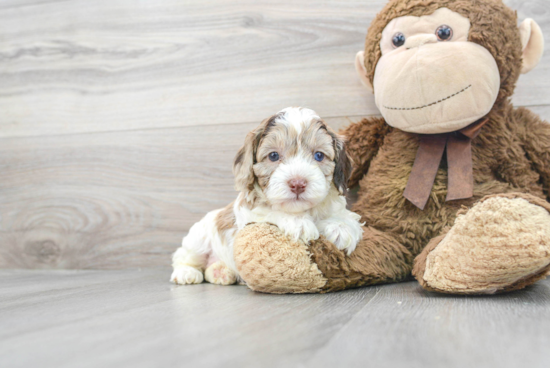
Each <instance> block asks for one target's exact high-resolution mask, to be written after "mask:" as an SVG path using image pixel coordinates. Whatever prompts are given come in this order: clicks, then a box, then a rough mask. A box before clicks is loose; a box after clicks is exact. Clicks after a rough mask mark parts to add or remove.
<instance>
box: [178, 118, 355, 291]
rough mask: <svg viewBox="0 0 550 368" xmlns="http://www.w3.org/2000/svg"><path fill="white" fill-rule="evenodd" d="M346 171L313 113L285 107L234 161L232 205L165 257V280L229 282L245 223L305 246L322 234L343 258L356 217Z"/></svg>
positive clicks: (340, 143)
mask: <svg viewBox="0 0 550 368" xmlns="http://www.w3.org/2000/svg"><path fill="white" fill-rule="evenodd" d="M350 171H351V162H350V159H349V157H348V155H347V154H346V151H345V145H344V140H343V139H342V137H340V136H338V135H337V134H336V133H335V132H334V131H333V130H332V129H331V128H329V127H328V126H327V125H326V124H325V123H324V122H323V120H321V119H320V118H319V116H317V114H316V113H315V112H314V111H312V110H309V109H305V108H286V109H284V110H282V111H280V112H279V113H277V114H276V115H274V116H272V117H270V118H269V119H266V120H264V121H263V122H262V124H261V125H260V126H259V127H258V128H256V129H255V130H253V131H252V132H250V133H248V135H247V136H246V140H245V143H244V146H243V147H242V148H241V149H240V150H239V152H238V153H237V156H236V158H235V163H234V166H233V172H234V174H235V186H236V188H237V190H238V191H240V193H239V195H238V197H237V199H236V200H235V201H234V202H233V203H231V204H229V205H228V206H227V207H225V208H223V209H219V210H215V211H212V212H209V213H208V214H207V215H206V216H205V217H204V218H203V219H202V220H201V221H199V222H197V223H196V224H194V225H193V226H192V227H191V229H190V230H189V234H188V235H187V236H186V237H185V238H183V241H182V245H181V247H180V248H179V249H178V250H177V251H176V252H175V253H174V255H173V257H172V261H173V262H172V266H173V267H174V272H173V273H172V277H171V281H172V282H174V283H176V284H198V283H201V282H202V281H203V278H206V281H208V282H211V283H214V284H221V285H230V284H233V283H235V282H236V281H237V279H238V272H237V269H236V266H235V261H234V259H233V240H234V239H235V235H236V234H237V232H238V231H239V230H240V229H242V228H243V227H244V226H246V225H247V224H250V223H253V222H268V223H271V224H274V225H277V226H278V227H279V229H281V230H282V231H283V232H284V233H285V234H286V235H288V236H289V237H291V238H293V239H296V240H298V239H299V240H302V241H304V242H306V243H307V242H309V241H310V240H314V239H317V238H319V235H324V236H325V237H326V238H327V239H328V240H330V241H331V242H332V243H334V244H335V245H336V246H337V247H338V249H342V250H346V252H347V254H348V255H349V254H351V252H353V251H354V249H355V246H356V245H357V243H358V242H359V240H360V239H361V237H362V233H363V229H362V227H361V223H360V222H359V221H360V216H359V215H357V214H356V213H353V212H351V211H348V210H347V209H346V199H345V197H344V196H345V193H346V190H347V186H346V183H347V180H348V177H349V174H350ZM203 272H204V276H203Z"/></svg>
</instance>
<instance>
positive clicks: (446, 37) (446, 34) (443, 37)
mask: <svg viewBox="0 0 550 368" xmlns="http://www.w3.org/2000/svg"><path fill="white" fill-rule="evenodd" d="M435 35H436V36H437V39H438V40H439V41H450V40H451V38H453V29H452V28H451V27H449V26H445V25H443V26H440V27H439V28H438V29H437V30H436V31H435Z"/></svg>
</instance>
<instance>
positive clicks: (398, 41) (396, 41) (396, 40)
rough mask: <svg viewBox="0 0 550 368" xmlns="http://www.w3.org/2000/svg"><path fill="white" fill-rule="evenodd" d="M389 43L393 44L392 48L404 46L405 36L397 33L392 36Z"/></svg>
mask: <svg viewBox="0 0 550 368" xmlns="http://www.w3.org/2000/svg"><path fill="white" fill-rule="evenodd" d="M391 42H392V43H393V47H395V48H397V47H401V46H403V45H404V44H405V35H404V34H403V33H401V32H397V33H396V34H394V35H393V38H392V40H391Z"/></svg>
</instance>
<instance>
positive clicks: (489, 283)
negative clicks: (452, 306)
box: [414, 194, 550, 294]
mask: <svg viewBox="0 0 550 368" xmlns="http://www.w3.org/2000/svg"><path fill="white" fill-rule="evenodd" d="M549 210H550V205H548V203H546V202H545V201H543V200H540V199H538V198H535V197H533V196H530V195H524V194H508V195H501V196H491V197H487V198H485V199H484V200H482V201H481V202H479V203H478V204H476V205H475V206H474V207H472V208H471V209H470V210H469V211H468V212H466V213H465V214H462V215H459V216H458V217H457V219H456V221H455V224H454V225H453V227H452V228H451V229H450V230H449V232H448V233H447V234H446V235H445V236H442V237H440V238H438V239H434V240H433V241H432V243H430V244H429V245H428V246H427V247H426V249H425V252H423V253H425V254H424V255H422V254H421V255H420V256H419V257H418V259H417V261H416V264H415V269H414V273H415V276H416V277H417V279H418V280H419V282H420V283H421V284H422V286H424V287H425V288H426V289H429V290H435V291H440V292H446V293H455V294H492V293H497V292H504V291H511V290H515V289H520V288H523V287H525V286H527V285H530V284H532V283H533V282H535V281H537V280H539V279H541V278H544V277H546V275H548V273H549V270H550V267H549V266H550V213H549ZM431 249H433V250H431ZM426 254H427V256H426ZM423 257H425V260H423V259H422V258H423ZM424 267H425V268H424ZM422 269H423V271H424V272H421V271H422Z"/></svg>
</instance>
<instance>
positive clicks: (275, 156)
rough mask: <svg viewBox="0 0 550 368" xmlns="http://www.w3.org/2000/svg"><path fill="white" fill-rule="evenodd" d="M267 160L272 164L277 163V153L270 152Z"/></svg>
mask: <svg viewBox="0 0 550 368" xmlns="http://www.w3.org/2000/svg"><path fill="white" fill-rule="evenodd" d="M269 160H270V161H273V162H276V161H279V154H278V153H277V152H271V153H270V154H269Z"/></svg>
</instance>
